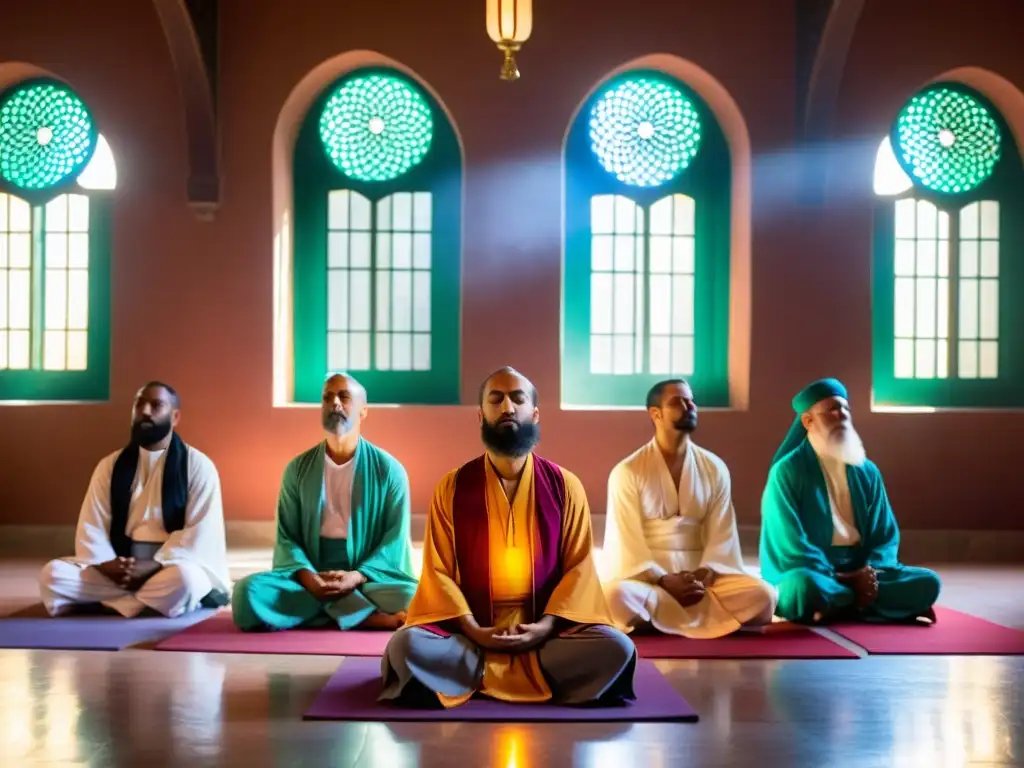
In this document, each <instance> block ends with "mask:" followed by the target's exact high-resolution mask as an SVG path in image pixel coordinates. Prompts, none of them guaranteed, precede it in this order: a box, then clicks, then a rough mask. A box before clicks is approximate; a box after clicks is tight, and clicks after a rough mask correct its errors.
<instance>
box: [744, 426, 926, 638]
mask: <svg viewBox="0 0 1024 768" xmlns="http://www.w3.org/2000/svg"><path fill="white" fill-rule="evenodd" d="M846 477H847V481H848V483H849V486H850V501H851V503H852V505H853V510H854V517H855V520H856V524H857V529H858V531H859V532H860V536H861V540H860V541H859V542H858V543H857V544H856V545H855V546H852V547H835V546H832V534H833V525H832V511H831V505H830V502H829V496H828V487H827V486H826V484H825V475H824V473H823V472H822V469H821V465H820V464H819V462H818V457H817V454H815V452H814V448H812V447H811V444H810V443H809V442H808V441H807V440H806V439H804V440H803V441H801V442H800V443H799V445H798V446H797V447H796V448H795V449H793V450H791V451H789V452H788V453H786V454H785V455H784V456H782V457H781V458H779V460H778V461H777V462H776V463H775V465H774V466H773V467H772V469H771V472H770V473H769V474H768V484H767V486H766V487H765V490H764V496H763V497H762V499H761V542H760V544H761V546H760V561H761V575H762V577H763V578H764V579H765V580H766V581H767V582H768V583H769V584H773V585H774V586H775V587H776V588H777V589H778V591H779V604H778V608H777V609H776V615H778V616H781V617H782V618H784V619H789V620H790V621H798V622H809V621H811V620H812V617H813V615H814V614H815V613H816V612H821V613H822V614H824V615H826V616H828V615H833V616H835V615H842V614H843V613H847V614H849V613H851V612H853V606H854V603H855V599H856V595H855V594H854V591H853V590H852V589H850V588H849V587H847V586H845V585H843V584H841V583H840V582H839V581H837V580H836V574H837V573H841V572H846V571H852V570H856V569H858V568H860V567H862V566H864V565H870V566H871V567H872V568H874V569H875V571H876V572H877V574H878V597H877V598H876V599H875V601H874V602H873V603H872V604H871V605H869V606H868V607H867V608H865V609H863V610H861V611H860V612H859V613H858V614H857V616H858V618H861V619H863V620H865V621H874V622H886V621H900V620H904V619H913V618H914V617H917V616H922V615H925V614H926V613H927V612H928V609H929V608H931V606H932V605H933V604H934V603H935V601H936V599H938V596H939V588H940V585H939V577H938V576H937V575H936V574H935V572H934V571H930V570H928V569H926V568H915V567H912V566H906V565H903V564H901V563H900V561H899V557H898V554H899V545H900V532H899V527H898V526H897V525H896V517H895V515H894V514H893V511H892V507H891V506H890V504H889V498H888V495H887V494H886V492H885V484H884V483H883V482H882V473H881V472H880V471H879V470H878V467H877V466H875V464H874V463H872V462H871V461H866V462H865V463H864V464H863V465H861V466H859V467H855V466H848V467H847V468H846Z"/></svg>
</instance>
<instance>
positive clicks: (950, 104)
mask: <svg viewBox="0 0 1024 768" xmlns="http://www.w3.org/2000/svg"><path fill="white" fill-rule="evenodd" d="M894 130H895V144H896V146H897V148H898V150H897V158H898V159H899V160H900V163H901V165H903V167H904V168H905V169H906V171H907V173H909V174H910V175H911V176H912V177H913V178H915V179H916V180H917V182H918V183H919V184H921V185H922V186H924V187H926V188H927V189H930V190H932V191H934V192H941V193H945V194H956V193H961V192H968V191H970V190H972V189H975V188H976V187H978V186H980V185H981V184H982V183H983V182H984V181H985V180H987V179H988V178H989V177H990V176H991V175H992V171H993V169H994V168H995V166H996V163H997V162H998V161H999V155H1000V134H999V126H998V125H997V123H996V121H995V120H994V119H993V117H992V115H991V113H990V112H989V110H988V109H987V108H986V107H985V106H984V105H983V104H982V103H981V102H979V101H978V100H977V99H975V98H974V97H973V96H971V95H970V94H969V93H965V92H963V91H962V90H955V89H953V88H950V87H947V86H934V87H932V88H927V89H925V90H923V91H921V92H920V93H918V94H917V95H915V96H914V97H913V98H912V99H910V101H908V102H907V104H906V105H905V106H904V107H903V110H902V111H901V112H900V114H899V116H898V117H897V119H896V125H895V129H894Z"/></svg>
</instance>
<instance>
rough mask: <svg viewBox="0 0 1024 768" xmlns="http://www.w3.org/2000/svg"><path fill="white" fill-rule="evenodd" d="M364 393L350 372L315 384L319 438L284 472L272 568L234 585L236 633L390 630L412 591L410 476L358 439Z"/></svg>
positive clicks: (399, 622)
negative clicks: (317, 387) (319, 386)
mask: <svg viewBox="0 0 1024 768" xmlns="http://www.w3.org/2000/svg"><path fill="white" fill-rule="evenodd" d="M367 411H368V409H367V404H366V390H365V389H364V388H363V386H362V385H361V384H360V383H359V382H358V381H357V380H356V379H355V378H353V377H352V376H348V375H346V374H341V373H337V374H332V375H329V376H328V377H327V379H326V381H324V386H323V393H322V398H321V406H320V421H321V427H322V429H323V433H324V436H323V439H322V440H321V441H320V442H319V443H317V444H316V445H314V446H313V447H312V448H310V449H309V450H307V451H304V452H303V453H301V454H299V455H298V456H296V457H295V458H294V459H292V461H291V462H290V463H289V464H288V467H287V468H286V469H285V472H284V478H283V479H282V481H281V490H280V493H279V495H278V502H277V540H276V542H275V545H274V558H273V570H270V571H264V572H262V573H254V574H252V575H251V576H247V577H246V578H244V579H242V580H241V581H239V582H238V583H237V584H236V585H235V592H234V595H233V597H232V600H231V613H232V616H233V617H234V621H235V625H236V626H237V627H238V628H239V629H241V630H242V631H244V632H253V631H267V630H285V629H296V628H300V627H301V628H308V627H331V626H334V627H337V628H338V629H341V630H349V629H361V630H362V629H382V630H389V629H397V628H398V627H400V626H401V625H402V621H403V620H404V619H405V609H406V606H408V604H409V600H410V599H411V598H412V594H413V592H414V591H415V589H416V577H415V575H414V573H413V569H412V542H411V539H410V535H409V525H410V514H409V477H408V475H407V474H406V471H405V468H404V467H403V466H402V465H401V463H399V461H398V460H397V459H396V458H395V457H393V456H392V455H391V454H389V453H387V452H386V451H385V450H384V449H382V448H379V447H377V446H376V445H374V444H373V443H371V442H370V441H369V440H367V439H366V438H364V437H362V425H363V421H365V420H366V417H367Z"/></svg>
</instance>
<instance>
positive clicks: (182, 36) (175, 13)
mask: <svg viewBox="0 0 1024 768" xmlns="http://www.w3.org/2000/svg"><path fill="white" fill-rule="evenodd" d="M153 7H154V8H155V9H156V12H157V16H158V17H159V18H160V24H161V26H162V27H163V30H164V37H165V38H166V40H167V48H168V50H169V51H170V54H171V61H172V62H173V65H174V72H175V74H176V76H177V79H178V89H179V91H180V92H181V99H182V105H183V107H184V115H185V133H186V137H187V142H188V161H189V175H188V182H187V190H186V192H187V195H188V202H189V205H190V206H192V207H193V208H194V209H196V212H197V214H199V215H200V216H202V217H204V218H209V217H211V216H212V214H213V212H214V211H215V210H216V209H217V207H218V206H219V204H220V142H219V131H218V122H217V54H218V40H219V37H220V35H219V24H218V20H219V13H218V11H219V8H218V0H153Z"/></svg>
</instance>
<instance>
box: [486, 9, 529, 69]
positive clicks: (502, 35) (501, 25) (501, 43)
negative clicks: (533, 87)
mask: <svg viewBox="0 0 1024 768" xmlns="http://www.w3.org/2000/svg"><path fill="white" fill-rule="evenodd" d="M532 31H533V0H487V34H488V35H490V37H491V40H493V41H494V43H495V45H497V46H498V50H500V51H503V52H504V53H505V61H504V62H503V63H502V65H501V79H502V80H518V79H519V67H518V66H516V59H515V54H516V53H517V52H518V51H519V49H520V48H521V47H522V45H523V43H525V42H526V41H527V40H529V38H530V33H531V32H532Z"/></svg>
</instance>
